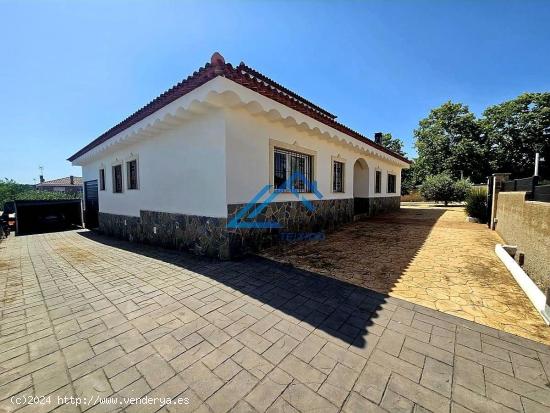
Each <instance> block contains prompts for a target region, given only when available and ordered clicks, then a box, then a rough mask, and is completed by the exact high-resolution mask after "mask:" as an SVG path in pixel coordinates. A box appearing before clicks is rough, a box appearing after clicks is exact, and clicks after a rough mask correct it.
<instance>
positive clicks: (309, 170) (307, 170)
mask: <svg viewBox="0 0 550 413" xmlns="http://www.w3.org/2000/svg"><path fill="white" fill-rule="evenodd" d="M274 152H275V153H274V159H273V161H274V168H273V175H274V176H273V184H274V186H275V189H276V190H277V191H281V192H290V190H291V189H293V190H295V191H296V192H311V181H312V179H313V157H312V156H311V155H306V154H303V153H299V152H293V151H288V150H285V149H280V148H275V151H274ZM296 173H298V176H295V178H294V179H293V182H290V178H291V177H292V176H293V175H294V174H296Z"/></svg>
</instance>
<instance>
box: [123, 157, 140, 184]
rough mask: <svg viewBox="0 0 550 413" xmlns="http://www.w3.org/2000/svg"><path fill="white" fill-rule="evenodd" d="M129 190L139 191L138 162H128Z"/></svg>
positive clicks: (127, 178) (127, 177)
mask: <svg viewBox="0 0 550 413" xmlns="http://www.w3.org/2000/svg"><path fill="white" fill-rule="evenodd" d="M126 174H127V175H126V180H127V181H128V189H138V174H137V160H135V159H134V160H133V161H130V162H126Z"/></svg>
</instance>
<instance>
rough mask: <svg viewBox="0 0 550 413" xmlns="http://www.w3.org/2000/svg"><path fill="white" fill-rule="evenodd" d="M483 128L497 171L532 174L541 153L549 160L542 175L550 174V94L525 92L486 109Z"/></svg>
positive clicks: (491, 161)
mask: <svg viewBox="0 0 550 413" xmlns="http://www.w3.org/2000/svg"><path fill="white" fill-rule="evenodd" d="M481 127H482V129H483V132H484V133H485V134H486V136H487V141H488V147H489V148H490V150H489V153H488V155H489V156H488V158H489V164H490V166H491V169H492V170H493V172H510V173H512V176H513V177H515V178H525V177H528V176H532V175H533V173H534V162H535V153H536V152H539V153H540V154H541V156H542V157H544V158H545V159H546V163H541V165H540V166H541V170H540V172H539V175H541V176H545V175H546V176H545V177H549V176H550V167H549V163H550V93H524V94H523V95H520V96H518V97H517V98H515V99H512V100H509V101H507V102H503V103H501V104H498V105H494V106H490V107H488V108H487V109H486V110H485V112H483V118H482V120H481Z"/></svg>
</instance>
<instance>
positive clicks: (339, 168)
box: [332, 161, 344, 192]
mask: <svg viewBox="0 0 550 413" xmlns="http://www.w3.org/2000/svg"><path fill="white" fill-rule="evenodd" d="M332 192H344V163H343V162H338V161H334V162H333V163H332Z"/></svg>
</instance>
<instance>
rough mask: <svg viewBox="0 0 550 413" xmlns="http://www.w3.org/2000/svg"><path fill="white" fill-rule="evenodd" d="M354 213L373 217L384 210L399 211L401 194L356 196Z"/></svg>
mask: <svg viewBox="0 0 550 413" xmlns="http://www.w3.org/2000/svg"><path fill="white" fill-rule="evenodd" d="M353 203H354V215H355V216H356V217H357V216H359V217H372V216H374V215H378V214H382V213H384V212H392V211H399V208H400V206H401V197H400V196H384V197H377V198H357V197H356V198H354V199H353Z"/></svg>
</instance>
